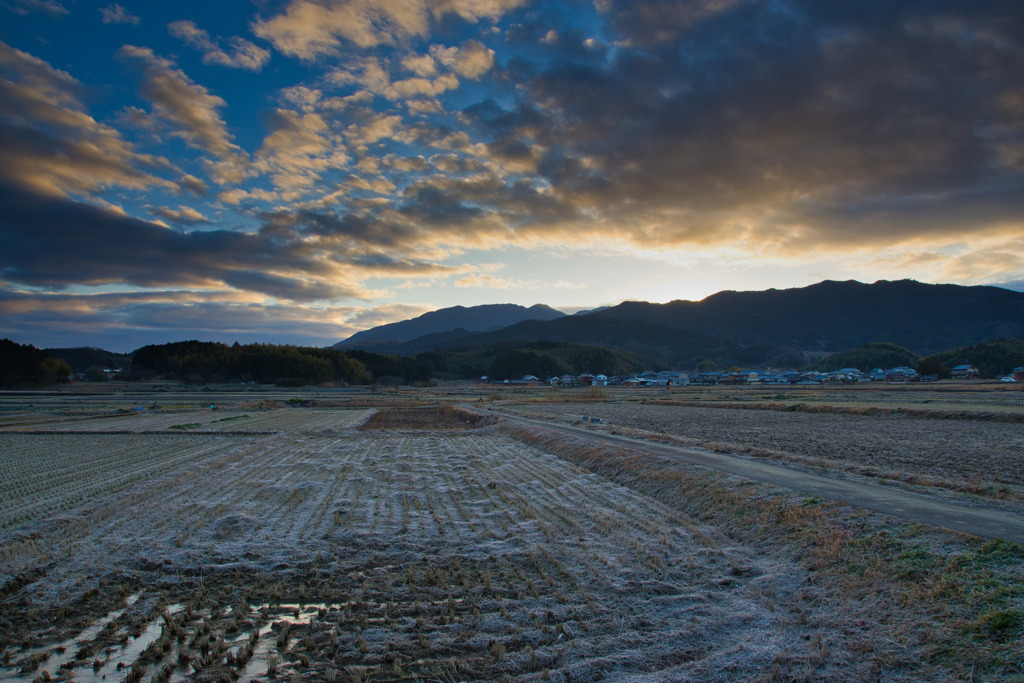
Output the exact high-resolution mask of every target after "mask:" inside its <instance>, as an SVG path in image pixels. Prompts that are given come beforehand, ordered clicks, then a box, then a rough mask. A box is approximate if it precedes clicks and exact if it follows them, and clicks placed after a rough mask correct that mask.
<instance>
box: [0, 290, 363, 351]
mask: <svg viewBox="0 0 1024 683" xmlns="http://www.w3.org/2000/svg"><path fill="white" fill-rule="evenodd" d="M361 315H367V309H364V308H353V307H348V306H328V307H324V306H310V305H301V304H295V303H287V304H279V303H274V302H270V301H262V300H253V299H252V298H251V297H246V296H239V295H238V294H236V293H233V292H218V291H209V290H206V291H183V290H158V291H146V292H132V293H96V294H71V293H54V292H46V293H39V292H31V293H29V292H21V291H11V290H6V291H5V290H0V336H5V337H10V338H13V339H23V340H25V343H32V344H34V345H36V346H38V347H39V348H47V347H49V348H54V347H71V346H82V345H89V346H98V347H102V348H106V349H107V350H111V351H118V352H129V351H133V350H135V349H137V348H140V347H142V346H145V345H147V344H161V343H167V342H173V341H182V340H185V339H201V340H209V341H221V342H224V343H228V344H230V343H233V342H235V341H237V342H239V343H243V344H245V343H257V342H260V343H273V344H287V343H291V344H299V345H304V346H326V345H329V344H333V343H335V342H337V341H338V340H340V339H343V338H345V337H347V336H350V335H351V334H353V333H354V332H356V331H357V330H358V328H355V327H353V326H352V325H351V324H350V323H348V322H347V321H348V319H349V318H359V317H360V316H361Z"/></svg>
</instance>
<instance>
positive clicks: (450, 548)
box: [0, 408, 1012, 681]
mask: <svg viewBox="0 0 1024 683" xmlns="http://www.w3.org/2000/svg"><path fill="white" fill-rule="evenodd" d="M382 410H384V409H382ZM375 413H377V409H373V408H358V409H357V408H353V409H340V408H339V409H334V410H331V409H323V408H278V409H274V410H268V411H262V412H252V411H242V410H227V411H220V410H219V411H217V412H211V411H209V410H195V411H193V412H192V413H189V412H188V411H180V412H179V413H177V414H174V415H158V414H156V411H154V414H152V415H147V416H145V417H143V416H129V415H121V416H119V417H111V418H109V419H107V418H104V419H102V420H98V421H97V420H84V421H82V420H77V419H76V420H75V421H72V422H62V421H61V420H59V419H47V420H42V419H39V420H34V419H20V420H17V421H11V424H10V426H9V427H8V428H7V429H6V430H5V431H0V448H2V451H3V454H4V459H3V466H4V467H7V466H8V463H11V465H10V467H11V468H12V469H11V472H16V474H17V476H14V475H12V476H11V477H10V478H5V479H4V481H9V482H10V481H15V480H17V481H18V482H19V483H18V487H20V488H12V487H11V486H8V487H7V489H6V490H5V491H4V492H3V494H2V495H0V513H2V515H3V522H4V524H5V525H6V526H7V528H6V530H5V531H3V532H2V534H0V598H2V601H0V639H2V642H0V651H2V653H3V657H2V660H0V680H33V679H37V680H47V679H48V678H52V679H57V678H64V679H70V678H74V679H75V680H107V681H110V680H129V681H139V680H147V681H149V680H174V681H181V680H206V681H220V680H223V681H229V680H243V681H244V680H269V679H279V680H296V677H297V679H298V680H346V681H366V680H372V681H385V680H392V681H414V680H423V681H458V680H524V681H528V680H556V681H589V680H598V679H604V680H631V681H680V680H694V681H734V680H764V681H769V680H787V681H788V680H837V681H839V680H879V679H885V678H891V679H896V678H898V677H899V676H901V675H903V674H902V672H903V671H904V667H905V666H906V665H907V664H906V662H907V661H908V658H909V660H913V659H914V658H917V657H919V656H920V654H921V653H922V652H923V651H924V650H922V648H923V647H924V645H922V643H920V642H913V641H912V640H908V639H907V637H906V634H905V633H904V632H903V631H900V630H899V629H898V628H897V629H896V631H897V632H899V634H902V635H893V633H894V631H893V628H894V627H893V625H892V624H890V623H887V622H886V621H885V616H884V615H885V614H889V613H891V609H892V608H891V605H892V604H895V603H897V602H898V601H899V600H900V599H901V596H902V595H903V593H900V594H896V593H894V594H893V595H878V594H877V593H876V594H875V595H874V596H873V597H872V596H870V595H869V594H868V593H867V592H865V591H863V590H861V589H858V590H861V593H862V594H858V597H857V599H858V600H859V603H858V605H857V607H856V609H855V610H851V611H849V612H848V613H843V611H842V610H841V609H837V606H839V607H841V606H842V605H843V603H842V602H841V600H840V598H842V596H840V598H837V597H836V595H835V593H836V591H837V590H838V588H837V587H836V586H835V585H831V580H830V579H829V578H828V577H827V576H826V575H823V574H822V573H821V569H822V568H821V567H818V566H816V564H815V563H816V562H818V561H820V560H821V557H822V556H821V555H814V557H813V558H812V559H813V562H812V561H808V559H807V558H806V557H801V553H800V552H795V551H794V550H793V547H792V546H791V545H786V544H778V545H773V544H772V543H771V542H765V540H764V539H763V538H761V539H760V540H758V539H754V538H753V537H751V539H752V540H751V542H749V543H748V542H746V541H744V540H743V539H744V537H743V535H742V534H738V535H737V534H732V533H730V531H731V529H730V528H729V527H730V526H731V525H730V524H729V523H728V521H727V518H723V519H722V520H720V523H719V524H717V525H716V524H709V523H708V521H707V520H706V519H705V520H703V521H702V520H701V517H700V515H695V514H691V513H688V512H687V511H685V506H681V505H674V504H671V501H672V500H674V499H678V498H685V497H686V496H688V495H689V494H688V493H687V487H689V488H690V489H691V490H692V492H693V493H694V494H697V493H701V492H702V491H698V490H697V489H696V488H694V487H696V486H703V485H704V484H703V483H702V482H705V480H703V479H701V480H697V479H694V480H686V481H683V480H681V479H680V480H673V481H675V482H676V483H675V484H674V486H675V490H674V491H673V492H672V494H671V496H670V497H666V496H664V495H658V494H657V493H656V492H655V493H651V494H650V495H649V494H648V492H646V491H645V490H644V489H643V487H637V486H634V487H628V486H626V485H623V484H622V483H616V481H615V478H614V477H611V478H609V477H606V476H603V475H599V474H595V473H593V472H592V471H590V470H588V469H586V463H585V462H583V461H579V462H578V464H574V460H573V458H566V457H560V455H558V454H556V453H557V452H558V450H559V449H558V448H554V449H551V448H547V447H545V446H544V445H543V443H542V441H543V439H530V438H526V439H524V438H521V437H518V436H517V435H516V433H515V431H514V430H508V429H505V428H502V427H501V426H494V425H492V426H476V427H473V428H467V423H465V422H463V421H460V420H456V419H453V418H452V413H451V411H442V410H438V411H437V413H436V416H435V417H434V418H431V415H432V414H428V413H419V414H418V418H417V419H416V420H405V419H404V418H402V416H401V415H399V416H398V418H396V419H386V420H376V418H374V417H373V416H374V414H375ZM378 415H379V413H378ZM226 418H232V419H226ZM235 418H237V419H235ZM132 419H135V420H136V421H135V422H132V421H131V420H132ZM404 422H407V423H408V425H409V427H410V428H409V429H403V428H402V425H403V423H404ZM29 423H31V424H32V425H34V426H33V427H32V428H31V429H30V430H28V431H26V430H25V428H24V425H25V424H29ZM44 423H45V425H44ZM98 423H102V424H103V425H104V426H103V428H102V429H100V428H99V427H97V424H98ZM372 424H377V425H379V427H378V428H375V429H371V430H367V429H363V428H361V427H363V426H368V425H372ZM107 425H111V427H108V426H107ZM176 425H185V427H184V428H182V427H176ZM195 425H198V426H195ZM425 425H428V426H426V427H425ZM17 430H20V431H17ZM531 444H532V445H531ZM579 448H584V447H583V446H580V447H579ZM612 455H614V454H609V457H611V456H612ZM627 455H628V454H627ZM637 457H639V456H628V458H627V460H628V459H629V458H631V460H629V462H634V463H636V462H638V461H637V460H636V458H637ZM15 464H16V465H17V467H16V468H15V467H14V465H15ZM641 466H643V465H642V463H641ZM706 483H707V484H708V485H709V486H710V485H712V484H714V485H715V486H719V484H715V482H713V481H711V480H707V482H706ZM744 486H745V485H744ZM709 490H710V489H709ZM743 490H744V491H746V492H747V494H751V495H755V496H757V497H762V498H765V499H767V498H771V499H772V500H773V501H775V500H776V499H777V498H778V496H777V494H773V493H771V492H766V491H764V490H762V489H758V488H756V487H755V488H749V487H745V488H744V489H743ZM659 491H667V489H666V488H664V487H661V488H659ZM29 492H30V493H29ZM745 495H746V494H745ZM773 496H774V497H773ZM790 504H792V506H793V509H795V510H797V511H801V510H803V511H805V512H804V513H802V514H806V510H812V511H814V513H815V514H816V515H819V517H815V519H822V520H823V519H826V518H825V517H822V516H820V515H824V514H825V513H823V512H818V510H819V507H820V506H819V505H818V504H817V503H816V502H814V501H811V502H810V503H808V502H807V501H802V500H801V499H800V498H799V497H797V498H796V499H792V500H789V499H786V500H782V501H781V502H777V503H776V502H772V505H773V506H776V507H773V508H772V510H773V512H772V514H773V515H778V516H780V517H782V516H784V515H785V514H788V513H785V512H784V511H785V510H787V509H789V508H788V506H789V505H790ZM735 514H742V511H741V510H739V508H737V511H736V513H735ZM842 514H844V515H849V518H850V519H855V524H853V525H852V526H855V527H856V528H857V529H858V532H857V533H859V534H860V535H862V536H863V537H864V538H868V539H871V540H870V542H871V543H880V541H879V540H878V539H881V538H885V537H886V536H885V533H884V532H881V533H880V532H879V531H878V526H877V525H878V524H884V521H879V520H878V519H877V516H876V517H872V516H864V515H860V516H858V515H856V514H854V513H853V512H851V511H845V512H843V513H842ZM737 519H738V518H737ZM743 523H744V524H745V523H746V522H743ZM764 524H765V525H767V524H768V521H767V519H766V520H765V522H764ZM741 525H742V524H737V525H736V526H741ZM765 528H766V529H767V528H768V527H767V526H765ZM851 528H852V527H851ZM822 538H825V537H824V536H823V537H822ZM828 538H830V539H833V540H841V537H840V536H828ZM941 538H942V539H946V540H944V541H942V542H948V543H950V544H952V545H957V544H959V543H960V542H959V541H956V540H955V539H951V538H950V537H948V536H941ZM861 542H862V543H863V542H864V541H863V540H862V541H861ZM816 543H817V542H816ZM818 545H821V546H822V547H825V546H827V543H820V544H818ZM958 547H959V546H958ZM914 557H917V556H914ZM915 566H916V565H915ZM923 566H924V565H922V567H923ZM864 571H873V570H871V569H870V568H865V569H864ZM880 603H887V604H889V607H886V609H881V608H880V607H879V608H877V610H876V604H880ZM851 604H852V603H851ZM873 610H876V614H874V615H873V614H872V611H873ZM886 610H890V611H889V612H887V611H886ZM1011 621H1012V615H1011ZM885 634H889V635H885ZM908 647H909V648H911V649H910V650H909V651H908ZM915 648H916V649H915ZM907 652H909V654H907ZM900 653H903V654H900ZM925 672H927V675H925ZM936 672H937V673H936ZM918 673H919V674H921V678H932V679H934V680H945V679H947V678H948V676H947V673H948V671H943V670H942V669H941V668H940V669H934V668H925V669H921V670H919V671H918Z"/></svg>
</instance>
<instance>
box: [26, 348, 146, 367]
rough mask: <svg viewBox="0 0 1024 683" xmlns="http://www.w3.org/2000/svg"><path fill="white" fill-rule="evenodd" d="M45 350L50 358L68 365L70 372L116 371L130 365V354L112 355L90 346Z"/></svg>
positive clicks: (112, 353) (109, 352)
mask: <svg viewBox="0 0 1024 683" xmlns="http://www.w3.org/2000/svg"><path fill="white" fill-rule="evenodd" d="M45 350H46V352H47V353H48V354H50V356H51V357H52V358H59V359H60V360H62V361H65V362H66V363H67V364H68V365H70V366H71V371H72V372H85V371H86V370H88V369H89V368H102V369H109V370H116V369H117V368H127V367H128V366H129V365H131V363H132V357H131V354H128V353H114V352H113V351H105V350H104V349H97V348H94V347H91V346H79V347H76V348H72V349H45Z"/></svg>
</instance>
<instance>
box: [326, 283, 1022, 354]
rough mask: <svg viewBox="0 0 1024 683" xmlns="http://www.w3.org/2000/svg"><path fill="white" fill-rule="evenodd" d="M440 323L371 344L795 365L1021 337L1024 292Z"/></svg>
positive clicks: (898, 287) (790, 292)
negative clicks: (609, 352) (886, 349)
mask: <svg viewBox="0 0 1024 683" xmlns="http://www.w3.org/2000/svg"><path fill="white" fill-rule="evenodd" d="M534 308H536V307H534ZM444 310H445V311H448V310H451V309H444ZM531 310H532V309H531ZM437 313H440V311H438V312H437ZM430 315H431V314H429V313H428V314H425V315H424V316H421V318H424V317H427V316H430ZM416 320H419V319H416ZM405 322H406V323H411V322H414V321H405ZM393 325H403V323H394V324H393ZM440 326H441V325H435V327H434V329H433V331H431V332H430V333H428V334H427V335H424V336H418V337H417V336H412V332H413V331H414V330H413V329H412V328H402V331H403V332H404V333H406V334H408V335H409V336H408V337H407V338H406V339H404V340H397V339H396V340H393V341H389V342H383V343H381V344H380V345H378V346H370V347H368V348H373V350H375V351H378V352H381V353H397V354H403V355H411V354H416V353H421V352H424V351H431V350H443V349H454V348H466V347H469V346H472V345H479V344H486V345H500V344H516V343H534V342H540V341H557V342H570V343H581V344H594V345H600V346H606V347H608V348H613V349H619V350H623V351H631V352H635V353H641V354H645V355H647V356H649V357H652V358H657V359H659V360H660V361H661V362H664V363H667V364H670V365H673V366H677V367H692V365H694V364H695V363H696V362H699V361H700V360H701V359H702V358H710V359H714V360H715V361H716V362H720V363H723V362H724V363H729V364H739V365H747V366H750V365H755V364H759V363H775V364H779V365H792V364H799V363H800V361H801V358H807V357H808V356H813V355H814V354H822V353H834V352H838V351H844V350H849V349H854V348H857V347H859V346H863V345H865V344H869V343H871V342H878V341H885V342H892V343H895V344H898V345H900V346H903V347H905V348H907V349H910V350H912V351H913V352H915V353H917V354H920V355H927V354H931V353H935V352H938V351H944V350H947V349H951V348H957V347H963V346H969V345H971V344H976V343H978V342H981V341H984V340H988V339H994V338H999V337H1016V338H1024V292H1017V291H1013V290H1008V289H1003V288H1001V287H992V286H963V285H949V284H940V285H932V284H924V283H920V282H916V281H913V280H900V281H887V280H880V281H878V282H875V283H873V284H865V283H862V282H857V281H853V280H851V281H845V282H836V281H831V280H826V281H823V282H820V283H817V284H814V285H810V286H808V287H802V288H793V289H782V290H778V289H769V290H766V291H749V292H736V291H724V292H719V293H717V294H714V295H712V296H709V297H707V298H706V299H703V300H702V301H681V300H677V301H671V302H669V303H665V304H654V303H648V302H642V301H626V302H623V303H621V304H619V305H618V306H612V307H610V308H604V309H601V310H595V311H593V312H589V313H586V314H582V315H573V316H563V315H558V316H556V317H554V318H552V319H549V320H542V319H537V318H534V319H524V320H521V321H518V322H516V323H514V324H511V325H509V326H506V327H502V328H500V329H497V330H491V331H473V330H470V329H469V328H466V327H465V326H459V327H461V328H462V329H458V328H457V327H451V328H449V329H447V330H442V329H437V328H438V327H440ZM382 327H387V326H382ZM379 329H380V328H374V330H369V331H367V333H370V332H373V333H375V334H374V335H367V336H378V337H379V336H381V335H380V333H379V332H378V330H379ZM362 334H363V333H359V334H358V335H353V336H352V337H350V338H349V339H348V340H346V342H345V344H347V345H352V344H351V342H353V340H355V342H356V344H355V345H358V339H357V337H359V336H360V335H362Z"/></svg>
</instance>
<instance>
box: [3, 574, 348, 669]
mask: <svg viewBox="0 0 1024 683" xmlns="http://www.w3.org/2000/svg"><path fill="white" fill-rule="evenodd" d="M140 595H141V594H135V595H132V596H129V598H128V599H127V600H126V601H125V604H126V607H124V608H121V609H117V610H113V611H112V612H110V613H108V614H107V615H106V616H104V617H103V618H101V619H98V620H97V621H95V622H94V623H92V624H90V625H89V626H88V627H86V628H85V629H83V630H82V632H81V633H79V634H78V635H77V636H75V637H74V638H70V639H68V640H66V641H64V642H63V643H61V644H60V645H58V646H52V647H46V648H39V649H36V650H27V651H24V652H19V653H16V654H13V655H12V657H11V659H12V661H14V662H19V661H22V660H24V659H25V658H27V657H31V656H34V655H37V656H42V655H43V654H47V655H48V656H47V658H46V659H45V661H43V662H42V663H41V664H40V666H39V667H38V668H36V669H35V670H34V671H29V672H24V671H19V669H18V666H17V665H15V666H6V667H0V681H31V680H33V679H35V678H36V677H39V676H44V675H49V677H50V678H52V679H54V680H65V681H66V680H74V681H79V682H81V683H109V682H111V681H119V680H124V679H125V678H126V677H127V676H128V674H129V672H130V671H131V668H132V666H133V665H134V664H135V663H136V661H138V659H139V657H140V656H141V655H142V653H143V652H145V651H146V649H147V648H148V647H149V646H150V645H152V644H153V643H154V642H156V641H157V640H158V639H159V638H160V637H161V636H162V635H163V633H164V627H165V621H164V619H163V617H162V616H160V617H157V618H156V619H153V620H152V621H150V622H149V624H147V626H146V628H145V629H144V630H143V632H142V633H141V634H139V635H138V636H137V637H132V636H129V635H127V634H126V633H125V632H124V631H123V629H121V628H118V629H117V630H115V632H114V633H113V634H111V635H113V636H115V637H123V638H124V639H125V640H124V642H123V643H122V644H121V645H118V646H111V647H107V648H105V649H104V650H103V651H102V652H100V653H97V654H96V655H95V656H93V657H91V658H90V659H89V661H87V662H85V663H82V664H79V665H76V659H75V656H76V655H77V654H78V652H79V651H80V650H81V648H82V646H83V645H88V644H90V643H92V642H93V641H95V639H96V638H97V637H99V636H100V635H101V634H102V633H103V631H104V629H105V628H107V626H108V625H109V624H111V623H113V622H115V620H116V619H118V618H119V617H121V615H123V614H124V612H125V610H126V609H127V607H130V606H131V605H133V604H135V602H137V601H138V599H139V597H140ZM337 608H338V606H337V605H328V604H326V603H280V604H274V605H271V604H257V605H250V606H249V609H250V612H249V616H251V618H253V619H254V620H255V621H256V623H257V624H259V626H258V627H257V628H256V629H241V630H240V631H238V633H237V634H235V635H226V634H217V635H218V637H220V638H223V639H224V641H225V646H226V647H224V649H223V651H222V652H221V653H220V657H219V661H220V662H223V661H224V660H225V658H227V657H228V655H229V654H230V655H231V656H232V658H234V659H237V658H238V657H239V656H240V654H241V652H242V650H243V649H248V648H250V647H251V648H252V653H251V655H250V657H249V659H248V661H247V662H246V665H245V667H244V668H243V669H242V671H241V672H240V675H239V678H238V681H239V682H240V683H248V682H249V681H252V680H254V679H260V678H264V677H266V676H267V675H268V673H269V671H270V669H272V668H276V669H277V670H278V671H282V670H283V669H284V668H285V664H284V662H283V661H282V658H281V657H280V655H279V651H284V650H287V649H288V648H289V647H291V645H292V644H293V643H294V642H295V640H296V638H295V637H289V638H287V639H286V642H285V643H284V644H283V645H282V647H280V648H279V647H278V637H277V635H276V633H273V627H274V626H275V625H277V624H284V623H287V624H289V628H291V627H294V626H302V625H306V624H309V623H310V622H311V621H312V620H314V619H316V618H318V617H319V616H320V615H321V614H322V613H326V612H327V611H329V610H331V609H337ZM184 609H185V608H184V606H183V605H180V604H175V605H171V606H170V607H168V608H167V609H166V610H165V612H166V613H167V614H169V615H173V614H178V613H179V612H182V611H184ZM229 613H233V610H229ZM203 614H204V612H202V611H197V612H196V613H195V616H196V617H198V618H201V617H202V616H203ZM186 628H187V629H188V630H189V631H190V632H191V631H193V629H194V626H186ZM278 629H280V626H278ZM254 634H255V641H253V636H254ZM250 643H251V645H250ZM179 645H180V642H179V641H178V640H177V639H174V640H173V641H172V644H171V648H170V650H169V651H168V652H167V653H163V654H161V655H160V656H159V658H158V659H157V660H156V661H155V662H150V663H148V664H146V665H145V666H144V667H143V676H142V679H141V680H142V681H143V682H152V681H155V680H159V679H160V675H159V674H160V671H161V669H166V668H167V667H168V665H169V664H170V665H173V667H174V671H173V673H172V674H171V676H170V677H169V678H164V680H167V681H168V682H169V683H178V682H182V681H186V680H187V679H188V676H189V675H191V674H192V673H193V672H192V671H191V667H190V664H189V663H188V662H185V663H182V662H179V661H178V653H179ZM194 654H195V653H194ZM165 675H166V674H165Z"/></svg>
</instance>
